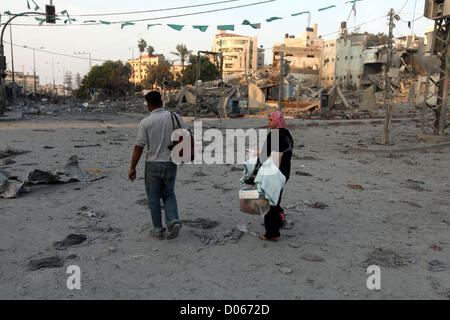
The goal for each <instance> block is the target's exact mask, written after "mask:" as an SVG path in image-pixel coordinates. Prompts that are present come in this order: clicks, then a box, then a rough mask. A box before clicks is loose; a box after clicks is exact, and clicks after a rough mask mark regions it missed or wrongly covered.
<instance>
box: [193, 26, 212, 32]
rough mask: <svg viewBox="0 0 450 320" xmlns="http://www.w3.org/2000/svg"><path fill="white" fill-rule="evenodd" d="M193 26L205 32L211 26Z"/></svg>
mask: <svg viewBox="0 0 450 320" xmlns="http://www.w3.org/2000/svg"><path fill="white" fill-rule="evenodd" d="M192 28H194V29H198V30H200V31H201V32H205V31H206V30H208V28H209V26H192Z"/></svg>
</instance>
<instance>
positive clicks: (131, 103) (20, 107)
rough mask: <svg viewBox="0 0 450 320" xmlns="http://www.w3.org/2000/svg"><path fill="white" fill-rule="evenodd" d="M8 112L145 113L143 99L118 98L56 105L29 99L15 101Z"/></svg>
mask: <svg viewBox="0 0 450 320" xmlns="http://www.w3.org/2000/svg"><path fill="white" fill-rule="evenodd" d="M7 110H8V111H13V112H18V111H20V112H22V113H24V114H43V115H55V114H58V113H84V112H88V113H115V112H131V113H147V107H146V105H145V104H144V98H143V97H142V96H137V97H134V98H119V99H117V100H105V101H96V102H82V101H79V100H76V99H64V100H61V101H60V102H58V103H55V102H53V101H45V99H44V101H32V100H29V99H26V98H24V99H17V100H16V101H15V103H13V104H12V105H11V106H9V107H8V109H7Z"/></svg>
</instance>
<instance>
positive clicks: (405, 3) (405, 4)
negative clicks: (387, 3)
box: [397, 0, 409, 15]
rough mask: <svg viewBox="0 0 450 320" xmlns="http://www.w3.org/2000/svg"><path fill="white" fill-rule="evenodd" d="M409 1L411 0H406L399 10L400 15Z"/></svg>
mask: <svg viewBox="0 0 450 320" xmlns="http://www.w3.org/2000/svg"><path fill="white" fill-rule="evenodd" d="M408 1H409V0H406V2H405V4H404V5H403V7H402V8H401V9H400V10H399V12H397V14H398V15H399V14H400V13H401V12H402V11H403V9H404V8H405V7H406V5H407V4H408Z"/></svg>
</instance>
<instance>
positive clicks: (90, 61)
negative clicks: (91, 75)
mask: <svg viewBox="0 0 450 320" xmlns="http://www.w3.org/2000/svg"><path fill="white" fill-rule="evenodd" d="M73 54H76V55H89V71H91V69H92V57H91V53H90V52H84V51H83V52H74V53H73Z"/></svg>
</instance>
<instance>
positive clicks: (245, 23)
mask: <svg viewBox="0 0 450 320" xmlns="http://www.w3.org/2000/svg"><path fill="white" fill-rule="evenodd" d="M242 25H244V26H250V27H252V28H253V29H261V23H250V21H248V20H244V21H243V22H242Z"/></svg>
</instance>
